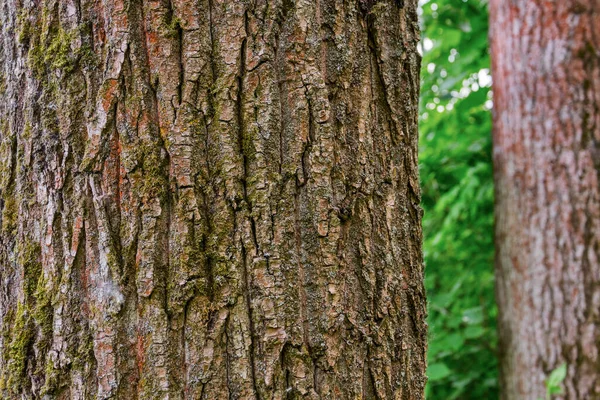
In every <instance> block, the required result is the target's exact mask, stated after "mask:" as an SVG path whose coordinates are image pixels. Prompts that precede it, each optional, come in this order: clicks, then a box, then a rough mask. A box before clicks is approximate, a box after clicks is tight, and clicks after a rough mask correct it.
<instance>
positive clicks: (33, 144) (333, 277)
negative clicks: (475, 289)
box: [0, 0, 427, 399]
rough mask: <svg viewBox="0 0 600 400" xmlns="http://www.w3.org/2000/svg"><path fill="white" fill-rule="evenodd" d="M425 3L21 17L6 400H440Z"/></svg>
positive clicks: (5, 7) (7, 110)
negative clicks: (432, 386)
mask: <svg viewBox="0 0 600 400" xmlns="http://www.w3.org/2000/svg"><path fill="white" fill-rule="evenodd" d="M416 3H417V2H416V0H405V1H397V0H381V1H370V0H359V1H356V0H346V1H339V0H319V1H313V0H300V1H289V0H283V1H276V0H257V1H238V0H199V1H197V0H194V1H191V0H177V1H176V0H172V1H169V0H165V1H150V0H103V1H100V0H82V1H79V0H64V1H63V0H61V1H58V0H42V1H30V0H1V1H0V10H1V12H0V27H1V28H0V29H1V30H0V41H1V44H0V65H1V70H0V127H1V129H0V198H1V201H0V214H1V219H0V327H1V328H2V331H1V334H0V375H1V376H0V391H1V394H0V397H2V398H6V399H17V398H59V399H67V398H68V399H91V398H98V399H108V398H111V399H137V398H140V399H151V398H152V399H154V398H156V399H161V398H169V399H181V398H187V399H227V398H230V399H272V398H275V399H283V398H286V399H292V398H293V399H296V398H312V399H317V398H323V399H357V398H365V399H422V398H423V391H424V386H425V348H426V333H427V331H426V325H425V315H426V310H425V297H424V296H425V293H424V288H423V270H422V255H421V240H422V239H421V226H420V225H421V209H420V207H419V200H420V189H419V179H418V173H417V111H418V107H417V106H418V95H419V56H418V54H417V42H418V39H419V32H418V31H419V27H418V23H417V8H416V6H417V4H416Z"/></svg>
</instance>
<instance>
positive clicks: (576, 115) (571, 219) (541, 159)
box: [490, 0, 600, 400]
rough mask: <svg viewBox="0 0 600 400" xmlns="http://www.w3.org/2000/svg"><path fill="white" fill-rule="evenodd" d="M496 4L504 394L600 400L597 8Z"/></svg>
mask: <svg viewBox="0 0 600 400" xmlns="http://www.w3.org/2000/svg"><path fill="white" fill-rule="evenodd" d="M490 4H491V8H490V14H491V32H490V37H491V50H492V61H493V68H492V71H493V77H494V109H495V113H494V163H495V180H496V244H497V259H496V266H497V296H498V302H499V307H500V318H499V329H500V331H499V339H500V345H501V349H502V353H501V382H500V387H501V388H502V392H503V398H505V399H533V400H535V399H537V398H541V397H543V396H544V391H545V389H544V379H545V378H546V377H547V376H548V374H549V373H550V371H552V370H553V369H555V368H556V367H558V366H559V365H561V364H562V363H566V364H567V376H566V379H565V381H564V390H565V398H568V399H594V398H599V397H600V375H598V371H599V370H600V355H599V354H598V343H600V264H599V259H600V187H599V186H600V185H599V184H600V5H599V4H598V2H597V1H596V0H568V1H542V0H527V1H520V2H516V1H504V0H492V1H491V3H490Z"/></svg>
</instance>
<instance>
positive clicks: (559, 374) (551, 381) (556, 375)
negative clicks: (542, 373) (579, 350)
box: [546, 364, 567, 388]
mask: <svg viewBox="0 0 600 400" xmlns="http://www.w3.org/2000/svg"><path fill="white" fill-rule="evenodd" d="M566 377H567V364H562V365H561V366H560V367H558V368H556V369H555V370H554V371H552V372H551V373H550V376H549V377H548V380H547V381H546V386H547V387H548V388H554V387H556V386H559V385H560V384H561V383H562V381H564V380H565V378H566Z"/></svg>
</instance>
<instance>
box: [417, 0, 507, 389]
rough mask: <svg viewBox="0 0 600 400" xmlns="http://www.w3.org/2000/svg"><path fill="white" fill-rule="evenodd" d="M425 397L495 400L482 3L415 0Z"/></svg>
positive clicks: (491, 189) (489, 168)
mask: <svg viewBox="0 0 600 400" xmlns="http://www.w3.org/2000/svg"><path fill="white" fill-rule="evenodd" d="M420 14H421V15H420V18H421V23H422V38H421V39H422V40H421V49H420V50H421V52H422V54H423V64H422V65H423V67H422V71H421V88H422V89H421V104H420V135H421V136H420V160H419V161H420V174H421V183H422V187H423V197H422V201H423V208H424V210H425V215H424V220H423V229H424V237H425V244H424V255H425V263H426V286H427V294H428V298H429V329H430V331H429V335H430V338H429V353H428V358H429V367H428V376H429V383H428V386H427V392H426V393H427V398H429V399H484V398H485V399H493V398H498V369H497V357H496V354H497V337H496V315H497V311H496V304H495V301H494V268H493V260H494V242H493V221H494V216H493V204H494V187H493V176H492V162H491V150H492V139H491V109H492V100H491V98H492V97H491V95H492V93H491V83H492V82H491V77H490V69H489V68H490V57H489V52H488V12H487V1H486V0H421V1H420Z"/></svg>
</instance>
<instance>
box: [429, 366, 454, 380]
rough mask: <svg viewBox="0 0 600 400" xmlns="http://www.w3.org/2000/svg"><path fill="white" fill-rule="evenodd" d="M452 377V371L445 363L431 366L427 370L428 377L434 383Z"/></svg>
mask: <svg viewBox="0 0 600 400" xmlns="http://www.w3.org/2000/svg"><path fill="white" fill-rule="evenodd" d="M448 375H450V369H449V368H448V367H447V366H446V364H444V363H436V364H431V365H430V366H429V367H428V368H427V376H428V377H429V380H430V381H432V382H435V381H439V380H441V379H444V378H446V377H447V376H448Z"/></svg>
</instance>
